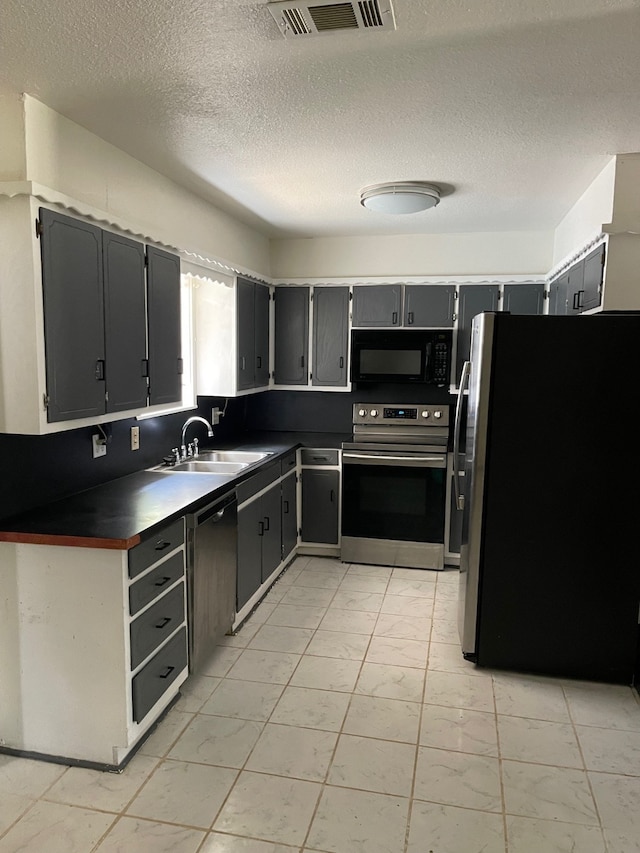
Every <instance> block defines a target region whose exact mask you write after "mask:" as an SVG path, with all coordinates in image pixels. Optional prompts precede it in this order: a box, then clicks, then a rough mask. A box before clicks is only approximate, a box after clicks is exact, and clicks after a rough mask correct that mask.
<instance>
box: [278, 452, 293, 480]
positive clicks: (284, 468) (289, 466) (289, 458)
mask: <svg viewBox="0 0 640 853" xmlns="http://www.w3.org/2000/svg"><path fill="white" fill-rule="evenodd" d="M295 467H296V452H295V450H293V451H292V452H291V453H287V455H286V456H283V457H282V459H281V460H280V476H281V477H284V476H285V475H286V474H288V473H289V471H292V470H293V469H294V468H295Z"/></svg>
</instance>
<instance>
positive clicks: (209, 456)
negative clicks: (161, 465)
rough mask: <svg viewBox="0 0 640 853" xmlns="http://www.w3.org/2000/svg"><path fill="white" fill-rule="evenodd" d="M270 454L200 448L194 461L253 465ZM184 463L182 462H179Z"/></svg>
mask: <svg viewBox="0 0 640 853" xmlns="http://www.w3.org/2000/svg"><path fill="white" fill-rule="evenodd" d="M267 456H271V453H256V452H254V451H251V450H201V451H200V455H199V456H198V458H197V459H194V460H193V461H194V462H199V461H203V462H238V463H242V464H243V465H253V464H255V463H256V462H261V461H262V460H263V459H266V458H267ZM181 464H184V463H181Z"/></svg>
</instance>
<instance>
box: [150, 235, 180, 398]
mask: <svg viewBox="0 0 640 853" xmlns="http://www.w3.org/2000/svg"><path fill="white" fill-rule="evenodd" d="M147 263H148V268H147V322H148V335H149V339H148V340H149V403H150V405H152V406H155V405H158V404H163V405H166V404H167V403H179V402H180V400H181V398H182V379H181V375H182V357H181V352H182V347H181V340H180V258H179V257H177V255H171V254H169V252H164V251H162V250H161V249H156V248H154V247H152V246H148V247H147Z"/></svg>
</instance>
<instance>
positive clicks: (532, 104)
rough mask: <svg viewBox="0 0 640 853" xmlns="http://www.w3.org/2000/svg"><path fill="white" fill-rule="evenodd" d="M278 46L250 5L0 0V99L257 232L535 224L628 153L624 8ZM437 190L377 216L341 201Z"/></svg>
mask: <svg viewBox="0 0 640 853" xmlns="http://www.w3.org/2000/svg"><path fill="white" fill-rule="evenodd" d="M393 5H394V10H395V16H396V23H397V30H396V31H394V32H374V33H361V32H357V33H350V32H345V33H338V34H335V35H331V36H323V37H319V38H310V39H299V40H290V39H287V40H285V39H283V38H282V36H281V35H280V33H279V31H278V28H277V26H276V24H275V22H274V20H273V18H272V17H271V15H270V14H269V12H268V10H267V8H266V4H265V2H264V0H253V2H251V1H250V0H206V2H205V0H180V2H176V1H175V0H110V2H107V3H105V2H104V0H100V2H98V0H58V2H56V3H48V4H45V3H42V2H41V0H2V4H0V84H1V85H3V86H4V87H8V88H10V89H13V90H15V91H21V92H28V93H29V94H32V95H34V96H35V97H37V98H39V99H40V100H42V101H43V102H44V103H46V104H47V105H49V106H51V107H52V108H53V109H55V110H57V111H58V112H61V113H62V114H63V115H66V116H68V117H69V118H71V119H73V120H74V121H76V122H78V123H79V124H81V125H83V126H84V127H86V128H88V129H89V130H91V131H93V132H94V133H96V134H98V135H99V136H101V137H103V138H104V139H107V140H108V141H110V142H112V143H113V144H115V145H117V146H119V147H120V148H122V149H124V150H125V151H127V152H129V153H130V154H132V155H133V156H135V157H137V158H138V159H139V160H142V161H143V162H145V163H148V164H149V165H151V166H153V167H154V168H155V169H157V170H158V171H160V172H162V173H164V174H166V175H168V176H169V177H171V178H173V179H174V180H176V181H178V182H179V183H182V184H183V185H185V186H187V187H189V188H190V189H192V190H194V191H195V192H197V193H198V194H199V195H201V196H203V197H204V198H207V199H209V200H211V201H212V202H213V203H214V204H216V205H217V206H219V207H222V208H224V209H227V210H229V211H230V212H231V213H233V214H234V215H235V216H238V217H240V218H242V219H243V220H244V221H246V222H248V223H250V224H252V225H254V226H257V227H259V228H260V229H262V230H263V231H264V232H265V233H267V234H270V235H272V236H287V235H291V236H304V237H311V236H320V235H338V234H349V235H355V234H363V235H364V234H394V233H435V232H455V231H496V230H500V231H502V230H539V229H549V228H553V227H555V225H556V224H557V223H558V222H559V220H560V219H561V218H562V216H563V215H564V214H565V213H566V211H567V210H568V209H569V208H570V207H571V205H572V204H573V203H574V201H575V200H576V199H577V198H578V197H579V195H580V194H581V192H582V191H583V190H584V189H585V188H586V186H587V185H588V183H589V182H590V181H591V180H592V179H593V178H594V177H595V176H596V174H598V172H599V171H600V170H601V169H602V168H603V167H604V165H605V164H606V162H607V160H608V158H609V157H610V156H611V155H612V154H616V153H625V152H631V151H640V47H639V45H640V3H639V2H638V0H485V1H484V2H482V3H479V2H470V0H465V2H460V0H393ZM387 180H395V181H398V180H425V181H429V182H433V183H438V184H441V185H442V186H444V187H445V188H446V189H447V190H448V191H450V194H448V195H446V196H445V197H444V198H443V200H442V202H441V204H440V205H439V207H437V208H435V210H431V211H428V212H426V213H423V214H417V215H413V216H400V217H390V216H385V215H381V214H375V213H372V212H370V211H367V210H364V209H363V208H361V207H360V204H359V190H360V188H361V187H363V186H365V185H367V184H374V183H378V182H381V181H387Z"/></svg>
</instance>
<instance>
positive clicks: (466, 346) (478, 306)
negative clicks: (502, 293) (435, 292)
mask: <svg viewBox="0 0 640 853" xmlns="http://www.w3.org/2000/svg"><path fill="white" fill-rule="evenodd" d="M498 295H499V289H498V285H497V284H463V285H461V286H460V291H459V295H458V303H459V304H458V336H457V350H456V371H455V377H456V382H458V381H459V379H460V372H461V371H462V365H463V364H464V362H465V361H468V359H469V354H470V350H471V324H472V322H473V318H474V317H475V316H476V315H477V314H480V313H482V312H483V311H497V310H498Z"/></svg>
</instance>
